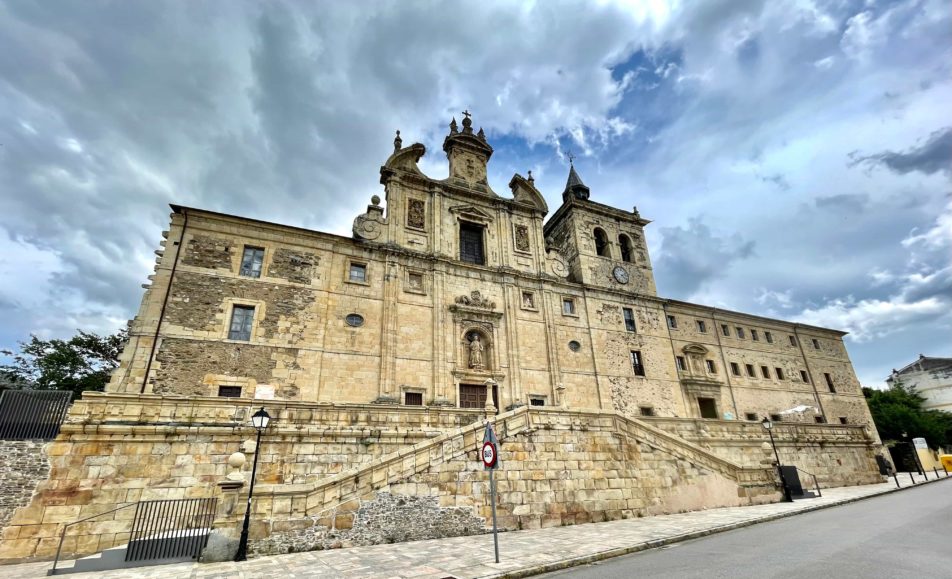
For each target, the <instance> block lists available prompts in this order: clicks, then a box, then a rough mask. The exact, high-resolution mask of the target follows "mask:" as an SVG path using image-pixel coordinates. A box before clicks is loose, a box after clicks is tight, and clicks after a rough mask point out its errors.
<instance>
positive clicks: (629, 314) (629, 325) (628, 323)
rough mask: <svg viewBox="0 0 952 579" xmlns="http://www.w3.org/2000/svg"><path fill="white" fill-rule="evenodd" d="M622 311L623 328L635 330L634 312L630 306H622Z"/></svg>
mask: <svg viewBox="0 0 952 579" xmlns="http://www.w3.org/2000/svg"><path fill="white" fill-rule="evenodd" d="M622 312H624V314H625V329H626V330H628V331H629V332H636V331H637V328H636V327H635V312H634V311H632V309H631V308H623V309H622Z"/></svg>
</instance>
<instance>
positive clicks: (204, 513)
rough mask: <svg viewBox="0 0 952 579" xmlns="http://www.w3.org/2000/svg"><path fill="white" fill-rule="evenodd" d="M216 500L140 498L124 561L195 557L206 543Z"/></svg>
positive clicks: (213, 517)
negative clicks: (152, 499)
mask: <svg viewBox="0 0 952 579" xmlns="http://www.w3.org/2000/svg"><path fill="white" fill-rule="evenodd" d="M217 501H218V499H214V498H208V499H177V500H162V501H141V502H140V503H139V504H138V505H137V506H136V514H135V518H134V519H133V522H132V533H131V535H130V537H129V547H128V549H127V550H126V561H147V560H156V559H178V558H191V559H197V558H198V556H199V555H201V553H202V549H204V548H205V545H206V543H207V542H208V534H209V533H210V532H211V526H212V522H214V520H215V509H216V505H217Z"/></svg>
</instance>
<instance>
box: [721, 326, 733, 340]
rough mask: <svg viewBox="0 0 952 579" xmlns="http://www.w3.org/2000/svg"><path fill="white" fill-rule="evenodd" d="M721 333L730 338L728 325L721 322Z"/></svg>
mask: <svg viewBox="0 0 952 579" xmlns="http://www.w3.org/2000/svg"><path fill="white" fill-rule="evenodd" d="M721 333H722V334H724V335H725V336H727V337H728V338H730V337H731V329H730V327H729V326H728V325H727V324H721Z"/></svg>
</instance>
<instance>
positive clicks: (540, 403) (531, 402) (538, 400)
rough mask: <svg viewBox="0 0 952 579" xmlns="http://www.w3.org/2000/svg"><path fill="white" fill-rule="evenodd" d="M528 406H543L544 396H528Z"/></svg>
mask: <svg viewBox="0 0 952 579" xmlns="http://www.w3.org/2000/svg"><path fill="white" fill-rule="evenodd" d="M529 406H545V398H530V399H529Z"/></svg>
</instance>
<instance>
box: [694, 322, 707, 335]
mask: <svg viewBox="0 0 952 579" xmlns="http://www.w3.org/2000/svg"><path fill="white" fill-rule="evenodd" d="M695 321H696V322H697V331H699V332H701V333H702V334H706V333H707V324H705V323H704V320H695Z"/></svg>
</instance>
